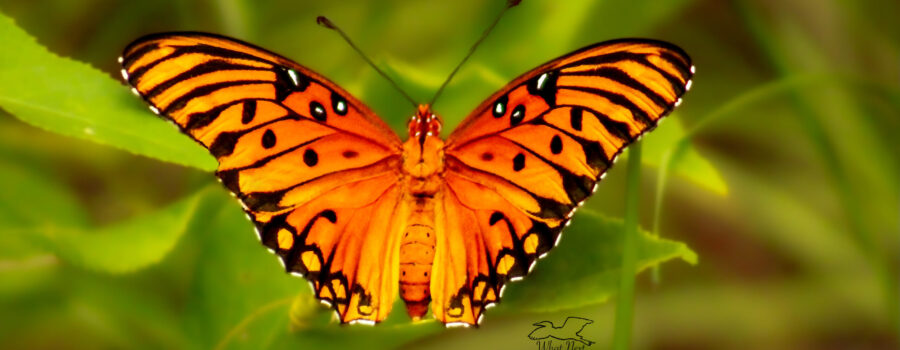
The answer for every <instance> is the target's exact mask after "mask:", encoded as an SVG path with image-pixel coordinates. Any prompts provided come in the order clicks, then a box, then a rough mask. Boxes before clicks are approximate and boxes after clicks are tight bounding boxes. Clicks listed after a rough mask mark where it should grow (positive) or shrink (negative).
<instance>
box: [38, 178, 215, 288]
mask: <svg viewBox="0 0 900 350" xmlns="http://www.w3.org/2000/svg"><path fill="white" fill-rule="evenodd" d="M207 192H208V191H200V192H198V193H197V194H195V195H192V196H189V197H187V198H184V199H182V200H180V201H178V202H176V203H174V204H171V205H169V206H168V207H166V208H163V209H160V210H158V211H156V212H153V213H150V214H147V215H143V216H139V217H137V218H133V219H131V220H127V221H125V222H122V223H118V224H115V225H111V226H107V227H102V228H99V229H85V228H73V227H59V226H43V227H39V228H36V229H34V230H33V231H34V232H28V231H30V230H25V232H23V233H22V234H24V235H29V236H30V237H32V238H34V239H35V240H36V241H37V242H39V243H40V244H43V245H45V246H46V247H48V248H49V249H50V250H51V251H53V252H54V253H56V254H57V256H58V257H59V258H60V259H62V260H64V261H66V262H69V263H71V264H74V265H77V266H81V267H83V268H87V269H91V270H98V271H104V272H108V273H128V272H133V271H135V270H138V269H141V268H144V267H147V266H149V265H152V264H154V263H156V262H158V261H160V260H161V259H162V258H163V257H164V256H165V255H166V254H167V253H168V252H169V251H170V250H172V247H174V246H175V243H177V242H178V240H179V238H181V236H182V234H184V232H185V229H186V228H187V226H188V223H189V222H190V220H191V218H192V217H193V216H194V211H195V209H196V207H197V205H198V203H199V201H200V199H201V198H202V197H203V196H204V194H205V193H207Z"/></svg>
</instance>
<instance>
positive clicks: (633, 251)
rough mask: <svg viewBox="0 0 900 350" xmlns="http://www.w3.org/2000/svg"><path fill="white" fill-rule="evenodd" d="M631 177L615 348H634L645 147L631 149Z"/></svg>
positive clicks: (628, 180) (623, 242)
mask: <svg viewBox="0 0 900 350" xmlns="http://www.w3.org/2000/svg"><path fill="white" fill-rule="evenodd" d="M628 152H629V154H628V178H627V179H626V180H625V232H624V233H623V234H624V235H625V236H624V237H623V238H622V270H621V274H620V275H619V294H618V295H619V296H618V298H617V301H616V318H615V329H614V331H613V342H612V348H613V349H619V350H624V349H628V348H630V347H631V326H632V321H633V319H634V275H635V272H637V269H636V267H635V265H637V263H636V260H637V234H638V230H637V226H638V223H637V218H638V199H639V198H640V193H639V192H640V182H641V144H640V143H635V144H633V145H632V146H631V147H630V148H629V149H628Z"/></svg>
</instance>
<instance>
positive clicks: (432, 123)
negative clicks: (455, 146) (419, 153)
mask: <svg viewBox="0 0 900 350" xmlns="http://www.w3.org/2000/svg"><path fill="white" fill-rule="evenodd" d="M442 124H443V121H441V117H439V116H438V115H437V114H434V113H433V112H432V111H431V105H428V104H421V105H419V107H418V110H416V114H415V115H413V116H412V118H410V119H409V123H408V124H407V127H408V128H409V138H410V139H412V138H416V139H418V140H419V144H420V145H421V144H424V143H425V138H426V137H428V136H440V134H441V125H442Z"/></svg>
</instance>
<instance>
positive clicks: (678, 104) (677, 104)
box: [675, 97, 681, 107]
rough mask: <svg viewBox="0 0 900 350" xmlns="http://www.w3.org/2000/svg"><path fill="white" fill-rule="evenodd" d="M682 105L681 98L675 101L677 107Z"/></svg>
mask: <svg viewBox="0 0 900 350" xmlns="http://www.w3.org/2000/svg"><path fill="white" fill-rule="evenodd" d="M680 105H681V97H679V98H678V99H677V100H675V107H678V106H680Z"/></svg>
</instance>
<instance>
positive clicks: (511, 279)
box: [509, 268, 531, 282]
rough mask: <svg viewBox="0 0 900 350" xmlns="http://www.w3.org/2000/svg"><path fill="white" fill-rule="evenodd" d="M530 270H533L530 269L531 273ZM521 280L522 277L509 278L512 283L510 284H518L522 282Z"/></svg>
mask: <svg viewBox="0 0 900 350" xmlns="http://www.w3.org/2000/svg"><path fill="white" fill-rule="evenodd" d="M530 269H531V268H529V271H531V270H530ZM521 280H522V276H515V277H510V278H509V281H510V282H518V281H521Z"/></svg>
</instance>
